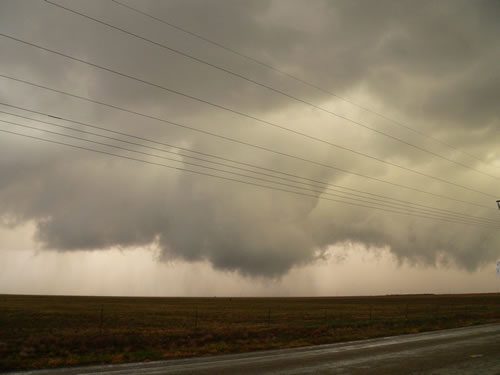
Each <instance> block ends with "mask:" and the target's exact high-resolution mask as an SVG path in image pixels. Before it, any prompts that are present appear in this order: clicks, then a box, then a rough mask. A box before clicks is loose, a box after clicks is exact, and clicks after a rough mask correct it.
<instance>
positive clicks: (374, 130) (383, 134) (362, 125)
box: [45, 0, 500, 180]
mask: <svg viewBox="0 0 500 375" xmlns="http://www.w3.org/2000/svg"><path fill="white" fill-rule="evenodd" d="M45 1H46V2H47V3H49V4H51V5H54V6H56V7H59V8H61V9H64V10H66V11H68V12H71V13H73V14H76V15H79V16H81V17H84V18H87V19H89V20H92V21H94V22H97V23H99V24H102V25H105V26H107V27H110V28H112V29H115V30H118V31H120V32H122V33H125V34H127V35H130V36H133V37H135V38H138V39H140V40H143V41H146V42H148V43H150V44H153V45H155V46H158V47H161V48H164V49H166V50H168V51H170V52H173V53H176V54H178V55H180V56H183V57H186V58H188V59H191V60H193V61H195V62H197V63H200V64H204V65H207V66H210V67H211V68H213V69H217V70H219V71H222V72H224V73H226V74H230V75H232V76H234V77H237V78H239V79H243V80H245V81H247V82H250V83H252V84H255V85H257V86H260V87H263V88H265V89H267V90H270V91H272V92H275V93H277V94H279V95H283V96H285V97H287V98H289V99H292V100H295V101H297V102H299V103H302V104H305V105H308V106H310V107H312V108H315V109H317V110H320V111H322V112H324V113H327V114H329V115H332V116H335V117H337V118H340V119H342V120H345V121H347V122H349V123H351V124H354V125H356V126H360V127H362V128H365V129H367V130H370V131H372V132H374V133H377V134H378V135H382V136H385V137H387V138H390V139H392V140H394V141H396V142H400V143H402V144H405V145H407V146H410V147H413V148H415V149H417V150H419V151H422V152H425V153H428V154H430V155H432V156H435V157H437V158H440V159H443V160H445V161H448V162H450V163H454V164H456V165H458V166H460V167H462V168H466V169H469V170H472V171H474V172H476V173H479V174H483V175H485V176H488V177H490V178H493V179H497V180H500V177H497V176H494V175H492V174H489V173H486V172H484V171H481V170H479V169H476V168H474V167H471V166H469V165H466V164H463V163H461V162H458V161H456V160H453V159H450V158H448V157H446V156H443V155H441V154H438V153H436V152H433V151H430V150H427V149H425V148H423V147H420V146H418V145H415V144H413V143H411V142H408V141H405V140H403V139H401V138H398V137H396V136H393V135H391V134H389V133H386V132H383V131H381V130H379V129H376V128H373V127H371V126H368V125H366V124H364V123H362V122H360V121H356V120H353V119H351V118H349V117H347V116H344V115H341V114H338V113H336V112H334V111H331V110H328V109H326V108H324V107H321V106H319V105H316V104H314V103H311V102H309V101H307V100H305V99H301V98H299V97H297V96H294V95H292V94H289V93H287V92H284V91H282V90H279V89H276V88H274V87H272V86H269V85H267V84H265V83H262V82H259V81H257V80H255V79H252V78H249V77H247V76H244V75H242V74H240V73H236V72H234V71H232V70H230V69H227V68H223V67H221V66H219V65H216V64H213V63H211V62H209V61H206V60H203V59H201V58H198V57H196V56H193V55H190V54H189V53H186V52H182V51H180V50H178V49H175V48H172V47H170V46H167V45H166V44H163V43H159V42H155V41H154V40H152V39H149V38H146V37H143V36H141V35H139V34H136V33H133V32H130V31H128V30H125V29H123V28H121V27H118V26H115V25H112V24H110V23H109V22H105V21H102V20H100V19H97V18H95V17H92V16H89V15H87V14H84V13H81V12H78V11H76V10H74V9H71V8H68V7H65V6H63V5H60V4H57V3H55V2H53V1H50V0H45ZM285 129H288V128H285ZM337 146H338V145H336V146H334V147H337ZM362 155H364V156H367V155H366V154H362ZM378 160H379V161H382V160H383V159H378ZM391 165H394V166H398V165H397V164H395V163H393V164H391Z"/></svg>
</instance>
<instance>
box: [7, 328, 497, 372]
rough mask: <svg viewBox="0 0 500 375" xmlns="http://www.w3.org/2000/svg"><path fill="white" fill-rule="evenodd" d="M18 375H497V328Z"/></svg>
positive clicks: (462, 329)
mask: <svg viewBox="0 0 500 375" xmlns="http://www.w3.org/2000/svg"><path fill="white" fill-rule="evenodd" d="M16 374H25V375H27V374H33V375H35V374H36V375H46V374H53V375H63V374H68V375H77V374H81V375H85V374H101V375H103V374H106V375H131V374H148V375H160V374H183V375H186V374H209V375H212V374H218V375H219V374H221V375H224V374H231V375H232V374H263V375H266V374H268V375H270V374H273V375H274V374H356V375H359V374H373V375H379V374H380V375H381V374H384V375H390V374H404V375H407V374H415V375H417V374H418V375H421V374H422V375H423V374H426V375H427V374H443V375H444V374H446V375H451V374H474V375H480V374H488V375H490V374H491V375H500V324H489V325H483V326H476V327H468V328H458V329H451V330H444V331H436V332H428V333H419V334H414V335H405V336H394V337H386V338H380V339H371V340H363V341H351V342H346V343H341V344H330V345H320V346H309V347H305V348H299V349H284V350H272V351H265V352H252V353H245V354H235V355H223V356H216V357H208V358H194V359H183V360H170V361H160V362H148V363H135V364H124V365H109V366H91V367H80V368H73V369H60V370H46V371H32V372H23V373H16Z"/></svg>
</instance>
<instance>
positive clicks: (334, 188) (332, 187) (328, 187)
mask: <svg viewBox="0 0 500 375" xmlns="http://www.w3.org/2000/svg"><path fill="white" fill-rule="evenodd" d="M0 104H1V105H4V106H9V107H13V108H16V109H20V110H23V111H27V112H31V113H36V114H39V115H43V116H48V117H51V118H55V119H58V120H62V121H66V122H71V123H74V124H78V125H83V126H86V127H90V128H93V129H98V130H101V131H105V132H109V133H112V134H118V135H121V136H125V137H129V138H133V139H138V140H141V141H146V142H150V143H154V144H158V145H161V146H166V147H170V148H176V149H179V150H183V151H187V152H191V153H195V154H199V155H203V156H205V157H210V158H215V159H218V160H223V161H226V162H230V163H235V164H239V165H243V166H246V167H250V168H255V169H259V170H264V171H267V172H271V173H275V174H280V175H284V176H287V177H293V178H296V179H301V180H304V181H307V182H302V181H296V180H291V179H289V178H283V177H278V176H274V175H270V174H267V173H262V172H258V171H255V170H249V169H245V168H241V167H235V166H234V165H228V164H225V163H220V162H214V161H212V160H207V159H203V158H199V157H193V156H192V155H186V154H181V153H177V152H173V151H168V150H165V149H161V148H157V147H151V146H148V145H144V144H140V143H136V142H130V141H127V140H124V139H120V138H114V137H109V136H106V135H102V134H98V133H93V132H89V131H85V130H81V129H75V128H72V127H70V126H64V125H61V124H57V123H53V122H48V121H44V120H40V119H36V118H32V117H27V116H22V115H19V114H15V113H12V112H7V111H1V110H0V113H4V114H7V115H10V116H15V117H19V118H22V119H26V120H30V121H36V122H40V123H44V124H47V125H51V126H55V127H59V128H62V129H66V130H71V131H78V132H81V133H85V134H89V135H93V136H98V137H102V138H106V139H110V140H114V141H119V142H124V143H128V144H131V145H134V146H140V147H144V148H147V149H152V150H155V151H161V152H166V153H170V154H174V155H176V156H182V157H186V158H192V159H194V160H200V161H203V162H208V163H213V164H216V165H221V166H225V167H228V168H234V169H238V170H243V171H246V172H251V173H255V174H259V175H263V176H267V177H271V178H279V179H281V180H284V181H288V182H293V183H300V184H303V185H307V186H310V185H311V183H314V184H320V185H325V186H316V185H312V186H313V187H315V188H319V189H325V190H331V191H335V192H340V193H343V194H351V195H353V196H356V197H360V198H369V199H374V198H371V197H376V198H375V199H376V200H379V201H380V199H378V198H381V199H382V201H393V202H396V203H395V204H397V205H402V206H404V207H408V206H416V207H417V208H419V207H421V208H420V209H424V210H425V211H431V213H438V214H445V215H451V216H457V217H461V218H468V219H472V220H480V221H485V222H493V223H500V222H499V221H497V220H493V219H489V218H485V217H478V216H474V215H468V214H464V213H461V212H457V211H452V210H446V209H440V208H436V207H431V206H427V205H423V204H418V203H413V202H410V201H403V200H400V199H395V198H391V197H387V196H384V195H379V194H374V193H369V192H366V191H362V190H357V189H352V188H349V187H344V186H341V185H334V184H330V183H328V182H324V181H319V180H315V179H310V178H306V177H303V176H297V175H294V174H290V173H286V172H283V171H278V170H274V169H270V168H265V167H262V166H258V165H255V164H249V163H244V162H241V161H237V160H234V159H229V158H223V157H220V156H216V155H213V154H209V153H204V152H199V151H197V150H192V149H189V148H184V147H178V146H175V145H171V144H168V143H164V142H158V141H156V140H153V139H148V138H144V137H138V136H135V135H133V134H129V133H124V132H119V131H115V130H111V129H108V128H104V127H100V126H96V125H93V124H89V123H84V122H81V121H75V120H71V119H67V118H63V117H59V116H52V115H47V114H45V113H43V112H39V111H34V110H30V109H27V108H24V107H19V106H14V105H10V104H6V103H1V102H0ZM338 188H339V189H345V190H349V191H354V192H356V193H361V194H365V195H368V196H369V197H366V196H363V195H358V194H353V193H350V192H346V191H343V190H339V189H338ZM389 203H392V202H389Z"/></svg>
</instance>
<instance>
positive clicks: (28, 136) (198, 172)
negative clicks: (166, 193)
mask: <svg viewBox="0 0 500 375" xmlns="http://www.w3.org/2000/svg"><path fill="white" fill-rule="evenodd" d="M39 130H40V129H39ZM0 131H1V132H4V133H8V134H13V135H18V136H22V137H27V138H31V139H36V140H41V141H45V142H50V143H54V144H59V145H64V146H68V147H73V148H78V149H81V150H86V151H91V152H97V153H101V154H105V155H110V156H115V157H119V158H123V159H128V160H134V161H138V162H142V163H147V164H152V165H157V166H162V167H166V168H171V169H176V170H179V171H185V172H190V173H195V174H200V175H204V176H210V177H215V178H219V179H223V180H228V181H234V182H239V183H243V184H248V185H253V186H257V187H263V188H267V189H272V190H276V191H282V192H287V193H292V194H297V195H302V196H309V197H313V198H315V199H323V200H328V201H333V202H337V203H344V204H348V205H352V206H358V207H364V208H370V209H374V210H380V211H385V212H392V213H397V214H402V215H406V216H412V217H419V218H426V219H432V220H437V221H444V222H449V223H454V224H462V225H469V226H477V227H482V228H492V226H490V225H486V224H477V223H471V222H465V221H456V220H448V219H444V218H439V217H434V216H427V215H421V214H414V213H408V212H407V211H398V210H397V209H386V208H381V207H376V206H375V207H374V206H368V205H366V204H358V203H352V202H346V201H342V200H338V199H332V198H327V197H322V196H318V195H312V194H307V193H304V192H297V191H293V190H287V189H282V188H277V187H273V186H268V185H262V184H258V183H254V182H249V181H243V180H238V179H235V178H230V177H225V176H220V175H214V174H211V173H206V172H201V171H197V170H190V169H186V168H181V167H175V166H171V165H166V164H161V163H157V162H152V161H148V160H143V159H137V158H133V157H129V156H125V155H120V154H114V153H111V152H107V151H102V150H95V149H91V148H87V147H83V146H78V145H74V144H68V143H64V142H60V141H54V140H49V139H45V138H41V137H36V136H31V135H27V134H22V133H16V132H12V131H9V130H5V129H0ZM73 138H77V137H73ZM81 140H83V141H86V142H91V143H97V144H99V142H95V141H90V140H86V139H83V138H82V139H81ZM107 146H109V147H115V148H119V147H117V146H113V145H107ZM127 151H132V152H136V151H133V150H127ZM155 157H158V156H155ZM177 162H179V161H177ZM204 168H206V167H204ZM224 172H226V173H230V172H227V171H224ZM232 174H234V173H232ZM272 183H275V182H272ZM295 188H296V187H295ZM311 191H312V192H316V193H318V194H321V193H322V192H318V191H313V190H311ZM342 198H345V197H342ZM345 199H348V198H345ZM369 203H371V202H369Z"/></svg>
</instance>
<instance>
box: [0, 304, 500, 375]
mask: <svg viewBox="0 0 500 375" xmlns="http://www.w3.org/2000/svg"><path fill="white" fill-rule="evenodd" d="M499 321H500V294H475V295H409V296H380V297H324V298H215V297H214V298H128V297H67V296H24V295H0V370H17V369H34V368H46V367H60V366H74V365H86V364H96V363H121V362H130V361H147V360H159V359H169V358H181V357H190V356H204V355H214V354H222V353H237V352H244V351H251V350H263V349H273V348H286V347H297V346H303V345H311V344H324V343H332V342H339V341H346V340H357V339H364V338H371V337H379V336H388V335H398V334H406V333H415V332H422V331H428V330H435V329H443V328H452V327H460V326H467V325H473V324H481V323H488V322H499Z"/></svg>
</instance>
